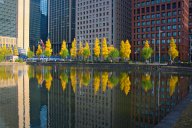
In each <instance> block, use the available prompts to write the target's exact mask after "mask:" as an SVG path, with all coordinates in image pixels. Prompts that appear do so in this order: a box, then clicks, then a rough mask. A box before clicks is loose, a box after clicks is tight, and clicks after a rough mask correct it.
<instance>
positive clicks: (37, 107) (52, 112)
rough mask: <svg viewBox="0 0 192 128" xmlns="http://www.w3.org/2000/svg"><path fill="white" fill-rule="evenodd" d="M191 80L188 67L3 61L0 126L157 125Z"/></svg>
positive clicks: (96, 127) (80, 127)
mask: <svg viewBox="0 0 192 128" xmlns="http://www.w3.org/2000/svg"><path fill="white" fill-rule="evenodd" d="M191 84H192V74H191V73H187V72H166V71H164V72H159V71H158V70H157V71H155V70H153V71H152V70H141V69H139V70H135V69H131V68H130V69H127V68H125V69H124V68H122V67H121V68H111V67H107V66H106V67H99V66H97V67H94V68H93V67H91V66H89V67H86V66H64V65H49V66H48V65H47V66H43V65H36V66H30V65H13V66H11V65H9V66H0V97H1V98H0V127H2V128H4V127H7V128H16V127H31V128H37V127H42V128H44V127H49V128H63V127H65V128H117V127H118V128H132V127H138V128H143V127H147V128H153V127H155V126H156V125H157V124H158V123H159V122H160V121H161V120H162V119H164V118H165V117H166V116H167V114H169V113H170V112H172V111H174V108H175V106H177V105H178V104H179V103H180V102H181V101H182V100H184V99H185V98H186V97H187V95H188V94H189V91H190V89H191Z"/></svg>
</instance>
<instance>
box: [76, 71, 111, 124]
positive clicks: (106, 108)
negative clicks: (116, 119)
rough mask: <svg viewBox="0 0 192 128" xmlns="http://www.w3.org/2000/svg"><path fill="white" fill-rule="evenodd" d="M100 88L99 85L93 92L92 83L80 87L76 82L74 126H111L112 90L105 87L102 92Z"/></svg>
mask: <svg viewBox="0 0 192 128" xmlns="http://www.w3.org/2000/svg"><path fill="white" fill-rule="evenodd" d="M80 72H83V70H80ZM86 77H88V76H86ZM101 88H102V87H101V85H99V91H98V92H97V94H95V93H94V86H93V85H92V83H90V84H89V85H88V86H87V87H86V86H84V87H81V88H80V86H79V84H77V91H76V94H75V127H76V128H94V127H99V128H111V125H112V121H111V118H112V91H111V90H110V89H107V90H106V92H102V89H101Z"/></svg>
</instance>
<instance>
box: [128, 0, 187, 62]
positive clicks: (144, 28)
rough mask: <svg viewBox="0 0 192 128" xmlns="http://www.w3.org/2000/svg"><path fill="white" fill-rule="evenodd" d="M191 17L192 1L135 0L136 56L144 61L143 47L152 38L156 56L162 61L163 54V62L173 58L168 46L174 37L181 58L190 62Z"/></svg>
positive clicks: (133, 11)
mask: <svg viewBox="0 0 192 128" xmlns="http://www.w3.org/2000/svg"><path fill="white" fill-rule="evenodd" d="M188 16H189V1H188V0H185V1H183V0H177V1H173V0H166V1H165V0H164V1H163V0H162V1H160V0H151V1H143V0H137V1H135V0H132V26H133V27H132V51H134V52H132V58H133V59H134V60H141V58H142V57H141V50H142V48H143V46H144V43H145V41H146V40H148V41H149V42H150V45H151V47H152V48H153V49H154V54H153V56H152V57H154V58H152V59H155V60H156V61H157V60H159V57H160V56H159V53H160V55H161V57H160V58H161V61H168V60H170V58H169V56H168V49H169V43H170V38H171V37H173V38H174V39H175V42H176V45H177V49H178V51H179V58H178V59H179V60H182V61H187V60H188V53H189V52H188V51H189V39H188V34H189V32H188V30H189V25H188V22H189V17H188ZM159 44H160V45H159ZM159 46H160V48H159ZM154 55H155V56H154ZM155 60H153V61H155Z"/></svg>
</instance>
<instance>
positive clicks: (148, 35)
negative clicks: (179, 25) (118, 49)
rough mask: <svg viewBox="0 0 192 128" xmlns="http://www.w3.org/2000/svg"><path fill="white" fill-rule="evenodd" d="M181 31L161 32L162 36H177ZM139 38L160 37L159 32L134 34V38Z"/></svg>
mask: <svg viewBox="0 0 192 128" xmlns="http://www.w3.org/2000/svg"><path fill="white" fill-rule="evenodd" d="M180 35H181V33H180V32H164V33H161V37H163V38H165V37H176V36H180ZM136 37H137V39H141V38H159V33H157V34H155V33H153V34H142V35H140V34H138V35H134V38H136Z"/></svg>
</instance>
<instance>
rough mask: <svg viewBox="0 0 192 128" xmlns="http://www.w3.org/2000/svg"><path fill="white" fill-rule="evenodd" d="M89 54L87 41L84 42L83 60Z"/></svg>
mask: <svg viewBox="0 0 192 128" xmlns="http://www.w3.org/2000/svg"><path fill="white" fill-rule="evenodd" d="M90 55H91V52H90V48H89V43H88V42H86V43H85V47H84V49H83V57H84V59H85V60H87V59H88V58H89V56H90Z"/></svg>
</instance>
